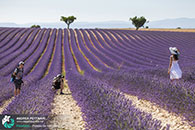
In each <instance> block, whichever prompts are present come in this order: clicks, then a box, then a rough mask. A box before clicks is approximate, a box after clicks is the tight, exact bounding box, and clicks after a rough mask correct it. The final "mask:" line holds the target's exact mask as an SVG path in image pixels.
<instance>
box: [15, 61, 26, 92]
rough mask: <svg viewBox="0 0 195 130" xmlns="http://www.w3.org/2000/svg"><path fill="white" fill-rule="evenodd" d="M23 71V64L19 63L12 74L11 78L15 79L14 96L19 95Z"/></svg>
mask: <svg viewBox="0 0 195 130" xmlns="http://www.w3.org/2000/svg"><path fill="white" fill-rule="evenodd" d="M23 69H24V62H23V61H21V62H19V64H18V67H17V68H16V69H15V70H14V73H13V76H14V77H15V79H14V81H13V82H14V85H15V90H14V96H17V95H19V94H20V90H21V86H22V84H23V83H24V82H23V80H22V78H23Z"/></svg>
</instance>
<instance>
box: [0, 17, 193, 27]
mask: <svg viewBox="0 0 195 130" xmlns="http://www.w3.org/2000/svg"><path fill="white" fill-rule="evenodd" d="M33 24H38V25H40V26H41V27H42V28H44V27H45V28H66V24H65V23H63V22H56V23H27V24H15V23H0V27H30V26H31V25H33ZM145 26H149V28H177V27H181V28H195V18H177V19H164V20H158V21H150V22H149V23H148V24H146V25H145ZM70 27H72V28H133V25H132V24H131V22H130V21H105V22H75V23H73V24H71V25H70Z"/></svg>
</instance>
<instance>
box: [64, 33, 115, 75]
mask: <svg viewBox="0 0 195 130" xmlns="http://www.w3.org/2000/svg"><path fill="white" fill-rule="evenodd" d="M65 32H66V31H65ZM65 36H67V33H65ZM91 37H92V35H91ZM67 39H68V37H67V38H66V39H65V40H67ZM79 39H80V38H79ZM86 41H87V40H86ZM88 41H89V40H88ZM75 42H76V41H75V36H74V34H73V31H72V30H71V44H72V45H73V50H74V52H75V53H76V52H77V53H78V52H79V50H78V48H77V47H76V43H75ZM86 44H87V42H86ZM111 44H112V43H111ZM67 48H68V46H65V49H66V50H65V52H67V51H69V49H68V50H67ZM82 50H83V52H84V51H85V50H84V49H82ZM104 50H105V52H106V49H104ZM111 51H114V50H113V49H112V50H111ZM111 51H110V52H109V53H108V54H111ZM99 52H100V51H99ZM85 53H86V52H85ZM100 54H102V53H100ZM112 54H114V53H112ZM66 55H68V54H65V57H66ZM69 55H70V54H69ZM75 55H76V57H77V59H78V61H79V65H80V66H81V68H82V69H83V70H85V71H86V72H87V73H86V75H95V76H96V77H98V76H100V74H99V73H95V71H94V70H93V69H91V67H90V66H89V64H87V62H86V61H85V59H84V58H83V57H82V55H81V54H80V53H78V54H75ZM115 55H116V54H115ZM86 56H87V57H89V56H90V55H89V54H87V53H86ZM109 56H110V55H109ZM67 59H72V58H70V57H66V58H65V61H66V60H67ZM90 59H91V61H93V60H94V61H93V63H95V61H97V59H95V58H92V57H91V58H90ZM69 64H70V63H69V62H68V63H67V64H66V65H67V66H68V65H69ZM71 64H73V63H72V62H71ZM98 67H99V68H100V67H102V68H103V66H102V64H99V65H98ZM71 68H72V67H66V70H67V72H70V71H74V69H71ZM102 68H101V69H102ZM104 68H105V67H104ZM67 76H68V75H67ZM69 77H71V76H69Z"/></svg>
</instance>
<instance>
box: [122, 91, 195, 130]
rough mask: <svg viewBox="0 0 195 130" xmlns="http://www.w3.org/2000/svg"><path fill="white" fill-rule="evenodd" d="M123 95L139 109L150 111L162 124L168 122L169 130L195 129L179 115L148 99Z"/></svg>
mask: <svg viewBox="0 0 195 130" xmlns="http://www.w3.org/2000/svg"><path fill="white" fill-rule="evenodd" d="M125 97H126V98H129V99H130V100H131V101H132V103H133V105H135V106H136V107H137V108H139V109H140V110H141V111H144V112H147V113H151V114H152V117H153V118H156V119H158V120H161V121H162V125H163V126H166V124H170V130H195V127H192V126H190V125H189V124H188V123H187V122H186V121H183V120H182V118H181V117H179V116H177V115H176V114H174V113H169V112H168V111H166V110H164V109H162V108H160V107H159V106H157V105H155V104H153V103H151V102H149V101H146V100H143V99H138V98H137V97H136V96H132V95H128V94H125Z"/></svg>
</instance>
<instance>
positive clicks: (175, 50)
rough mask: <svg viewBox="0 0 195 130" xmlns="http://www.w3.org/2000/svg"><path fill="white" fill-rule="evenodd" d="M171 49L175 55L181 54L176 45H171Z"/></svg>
mask: <svg viewBox="0 0 195 130" xmlns="http://www.w3.org/2000/svg"><path fill="white" fill-rule="evenodd" d="M169 51H170V52H171V54H173V55H178V54H180V53H179V51H178V49H177V48H176V47H169Z"/></svg>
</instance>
